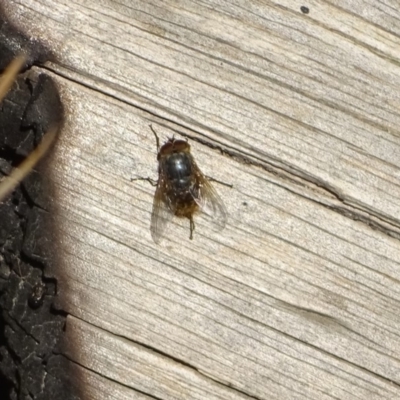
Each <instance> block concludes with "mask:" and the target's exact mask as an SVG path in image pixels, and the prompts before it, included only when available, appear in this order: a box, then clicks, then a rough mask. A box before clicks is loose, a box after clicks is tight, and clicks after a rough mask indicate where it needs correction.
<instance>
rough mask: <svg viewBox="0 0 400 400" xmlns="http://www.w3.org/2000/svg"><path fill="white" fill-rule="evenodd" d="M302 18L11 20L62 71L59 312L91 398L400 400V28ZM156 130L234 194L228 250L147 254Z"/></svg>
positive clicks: (216, 243) (113, 6)
mask: <svg viewBox="0 0 400 400" xmlns="http://www.w3.org/2000/svg"><path fill="white" fill-rule="evenodd" d="M300 5H302V4H297V3H296V2H294V1H280V2H272V1H271V2H266V1H246V2H244V1H239V0H237V1H226V2H224V1H218V2H216V1H211V0H210V1H165V2H159V1H146V2H140V1H111V0H109V1H102V2H97V1H94V0H87V1H78V2H67V1H61V0H57V1H56V0H41V1H38V0H37V1H36V0H35V1H34V0H24V1H11V2H9V6H8V12H9V14H10V17H11V18H13V19H14V20H15V21H16V22H18V23H19V24H20V25H22V26H24V27H25V29H30V30H32V32H33V33H34V34H38V35H39V34H40V36H41V37H42V38H43V39H45V40H46V41H47V42H48V43H49V45H50V46H51V47H52V49H53V50H54V52H55V54H56V55H57V61H56V62H54V63H50V64H49V65H46V67H45V68H46V69H47V70H48V71H50V73H52V74H53V75H54V78H55V79H56V80H57V82H58V84H59V86H60V89H61V92H62V96H63V99H64V102H65V104H66V106H67V112H66V114H67V121H66V124H65V128H64V132H63V135H62V137H61V139H60V141H59V143H58V146H57V151H56V154H55V155H54V158H53V164H52V175H53V176H52V179H53V181H54V184H55V187H56V194H55V196H54V202H55V204H56V207H57V210H58V213H57V226H58V228H59V234H58V237H59V240H60V254H61V255H62V265H60V271H59V281H60V282H61V283H60V285H61V292H60V302H61V304H62V306H63V308H65V309H66V310H67V311H68V313H69V314H70V317H69V318H68V325H67V331H66V350H65V352H66V355H67V356H68V358H69V359H70V360H71V362H72V363H77V364H79V365H80V366H81V367H79V368H81V369H82V373H83V374H84V375H85V376H86V378H85V379H87V382H88V383H87V384H86V385H85V388H84V391H85V394H86V396H88V397H87V398H97V399H103V398H104V399H105V398H138V399H141V398H156V399H197V398H199V399H214V398H215V399H217V398H218V399H246V398H249V399H250V398H256V399H280V400H282V399H350V398H351V399H396V398H400V359H399V354H400V341H399V333H398V332H399V328H400V317H399V315H400V314H399V305H400V284H399V282H400V262H399V251H400V242H399V229H400V202H399V198H400V186H399V183H398V182H399V177H400V168H399V159H400V158H399V156H400V147H399V146H400V139H399V130H398V126H399V125H400V115H399V105H400V102H399V94H398V85H399V82H400V80H399V78H400V68H399V62H398V61H399V59H398V48H399V45H400V38H399V36H398V32H399V29H400V18H399V17H400V13H399V11H398V10H396V8H395V7H393V6H392V7H391V6H390V3H389V2H385V3H381V2H368V1H358V2H357V1H352V2H348V1H339V2H329V1H315V2H314V1H311V2H308V3H307V6H308V7H309V8H310V13H309V14H307V15H304V14H302V13H301V12H300ZM150 123H152V124H153V125H154V126H155V128H156V129H157V131H158V132H159V133H160V134H161V136H162V137H163V138H165V137H167V136H170V135H171V134H173V133H175V134H176V135H182V136H183V137H188V138H189V139H190V140H191V144H192V148H193V154H194V156H195V158H196V160H197V161H198V163H199V165H200V167H201V168H202V169H203V171H204V172H205V173H206V174H207V175H212V176H213V177H215V178H217V179H219V180H222V181H224V182H227V183H231V184H233V188H232V189H230V188H227V187H224V186H222V185H217V184H216V188H217V190H218V192H219V193H220V194H221V196H222V197H223V199H224V201H225V203H226V206H227V209H228V212H229V221H228V226H227V227H226V229H225V230H224V231H222V232H216V231H214V230H213V229H212V225H210V224H209V222H208V221H207V220H205V219H202V218H198V219H197V220H196V222H197V227H196V231H195V240H194V241H192V242H191V241H189V240H188V234H189V229H188V224H187V221H181V220H174V221H173V223H172V224H171V228H170V236H169V237H168V238H167V239H166V240H164V242H163V243H162V244H161V245H160V246H156V245H155V244H154V243H153V242H152V241H151V236H150V231H149V224H150V213H151V202H152V195H153V193H154V189H153V188H152V187H151V186H150V185H148V184H147V183H146V182H131V181H130V179H131V178H135V177H145V176H149V175H150V176H152V177H155V173H156V160H155V144H154V138H153V136H152V134H151V132H150V130H149V128H148V125H149V124H150ZM97 381H99V382H101V385H100V383H99V384H96V383H95V382H97ZM107 382H109V386H108V389H107V390H106V389H105V387H107ZM110 388H112V389H110Z"/></svg>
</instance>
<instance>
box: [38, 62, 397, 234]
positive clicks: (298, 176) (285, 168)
mask: <svg viewBox="0 0 400 400" xmlns="http://www.w3.org/2000/svg"><path fill="white" fill-rule="evenodd" d="M41 68H44V69H47V70H48V71H50V72H52V73H54V74H56V75H59V76H61V77H63V78H64V79H66V80H68V81H71V82H74V83H76V84H78V85H80V86H83V87H85V88H87V89H90V90H93V91H94V92H97V93H100V94H102V95H105V96H107V97H110V98H112V99H114V100H117V101H119V102H121V103H123V104H126V105H129V106H132V107H135V108H136V109H138V110H140V111H142V112H144V113H146V114H149V115H151V116H153V117H155V118H156V119H157V121H152V122H157V123H158V124H159V125H161V126H163V127H165V128H167V129H170V130H172V131H174V132H176V133H177V134H179V135H181V136H183V137H187V138H189V139H190V140H192V141H195V142H198V143H200V144H202V145H204V146H206V147H208V148H210V149H213V150H217V151H219V152H220V153H221V154H223V155H225V156H228V157H230V158H232V159H234V160H235V161H237V162H240V163H243V164H247V165H251V166H255V167H258V168H261V169H263V170H264V171H266V172H268V173H270V174H272V175H274V176H276V177H278V178H279V179H281V180H283V181H286V182H289V183H291V184H294V185H296V186H301V187H304V188H306V189H308V190H310V191H314V190H317V191H318V192H320V193H321V192H322V193H323V194H325V195H328V197H329V198H334V199H335V200H337V201H338V202H340V203H341V204H343V207H341V206H339V205H338V206H332V205H330V204H326V203H323V202H321V201H317V200H315V199H313V198H312V197H311V196H306V195H304V194H302V193H301V192H297V191H296V192H295V191H293V193H295V194H296V195H298V196H301V197H303V198H306V199H307V200H310V201H312V202H315V203H317V204H319V205H321V206H323V207H326V208H328V209H330V210H332V211H334V212H337V213H338V214H341V215H343V216H345V217H346V218H349V219H352V220H354V221H359V222H361V223H363V224H365V225H366V226H368V227H370V228H371V229H374V230H377V231H380V232H382V233H384V234H385V235H388V236H390V237H392V238H395V239H398V240H400V226H398V224H397V221H393V220H390V219H388V218H386V217H385V216H383V215H381V214H377V213H374V212H373V211H372V210H369V209H368V207H362V206H359V207H357V206H356V205H355V204H353V203H352V202H350V201H349V200H348V199H347V198H346V196H345V195H344V194H343V193H341V192H340V191H338V190H336V188H335V187H333V186H332V185H329V184H328V183H327V182H323V181H322V180H320V179H318V178H316V177H315V176H312V175H310V174H307V173H306V172H305V171H302V170H299V169H297V168H294V167H293V166H290V165H287V164H285V163H282V161H280V160H273V161H276V163H277V164H278V163H280V164H281V165H277V164H274V163H273V162H268V161H266V160H265V159H260V158H257V156H255V155H251V154H245V153H244V152H243V151H242V152H239V151H238V150H235V149H233V148H228V147H226V146H225V145H224V144H222V143H217V142H215V141H214V142H210V140H209V139H208V138H204V139H202V138H201V136H202V133H201V132H198V131H197V132H196V135H188V134H187V132H188V131H192V132H195V131H193V129H192V128H190V127H186V126H184V125H178V124H177V123H176V122H175V121H173V120H172V119H166V118H165V117H160V116H159V115H157V114H156V113H154V112H152V111H150V110H149V109H147V108H144V107H140V106H139V105H138V104H135V103H132V102H129V101H127V100H125V99H121V98H120V97H118V96H116V95H114V94H112V93H110V92H109V91H107V90H103V89H100V88H99V87H97V86H96V85H95V81H96V80H97V81H99V79H98V78H96V79H94V78H92V77H89V76H88V78H89V79H92V80H93V84H90V83H87V82H82V81H78V80H76V79H73V78H71V77H70V76H68V75H67V74H63V73H61V72H60V71H57V70H56V69H54V68H51V67H49V66H44V67H43V66H42V67H41ZM103 83H105V84H107V82H103ZM122 90H124V89H122ZM169 111H170V110H169ZM159 120H164V121H165V122H166V123H167V124H172V125H174V126H178V128H177V129H173V128H171V126H170V125H167V124H165V125H164V124H162V123H160V121H159ZM193 123H194V124H196V125H197V126H199V128H204V129H207V128H206V127H205V126H202V125H199V124H198V123H197V122H194V121H193ZM179 127H180V128H182V129H184V132H182V131H180V130H179ZM285 189H286V190H289V191H291V190H290V188H288V187H286V186H285ZM362 213H367V214H368V215H369V216H365V215H363V214H362ZM371 217H373V218H375V219H376V220H374V219H372V218H371ZM385 224H387V225H388V226H385ZM392 227H393V228H392Z"/></svg>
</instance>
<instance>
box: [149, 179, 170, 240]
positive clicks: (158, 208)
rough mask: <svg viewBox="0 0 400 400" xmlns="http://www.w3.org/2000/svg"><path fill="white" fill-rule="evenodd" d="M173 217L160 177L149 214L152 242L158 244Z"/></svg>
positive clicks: (164, 184) (163, 181)
mask: <svg viewBox="0 0 400 400" xmlns="http://www.w3.org/2000/svg"><path fill="white" fill-rule="evenodd" d="M173 216H174V211H173V210H172V208H171V206H170V202H169V200H168V198H167V197H166V181H165V179H163V178H162V177H161V176H160V178H159V180H158V184H157V189H156V192H155V194H154V200H153V211H152V214H151V225H150V230H151V236H152V238H153V240H154V242H156V243H159V242H160V240H161V238H162V237H163V234H164V232H165V228H166V226H167V224H168V222H169V221H171V219H172V217H173Z"/></svg>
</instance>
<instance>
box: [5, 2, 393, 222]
mask: <svg viewBox="0 0 400 400" xmlns="http://www.w3.org/2000/svg"><path fill="white" fill-rule="evenodd" d="M11 3H12V7H13V9H14V10H15V8H17V9H18V14H17V16H18V21H19V22H20V23H22V24H25V25H26V26H29V27H30V28H31V29H32V26H35V27H36V29H37V30H40V33H41V35H42V36H43V37H44V38H45V39H47V40H48V42H49V44H50V45H51V47H52V48H54V50H55V52H56V53H57V55H58V57H59V61H60V63H61V64H62V66H63V67H64V68H60V66H59V65H54V66H53V68H54V69H56V70H57V71H58V72H59V73H62V74H65V75H66V76H68V77H70V78H72V77H74V79H78V80H84V79H85V78H84V77H86V79H87V84H89V85H91V86H94V87H96V88H98V89H99V90H102V91H106V92H107V93H109V94H111V95H115V96H117V97H118V98H121V99H123V100H124V101H127V102H129V103H130V104H133V105H136V106H139V107H144V108H146V109H148V110H149V111H151V112H154V113H155V114H157V115H159V116H162V117H165V118H166V119H168V120H172V121H174V122H176V123H178V124H179V125H184V126H186V127H189V128H193V129H194V130H195V131H196V132H197V134H198V135H199V136H200V137H204V136H206V137H207V138H208V139H211V140H212V141H213V142H214V143H216V144H218V145H221V146H223V147H224V148H225V149H227V150H229V151H231V152H236V153H241V154H244V155H245V156H246V157H247V158H249V159H250V160H252V161H253V162H256V163H260V164H262V165H268V166H273V167H277V168H282V169H283V170H285V171H290V173H292V174H293V175H295V176H298V177H302V178H305V179H307V180H310V181H313V182H316V183H317V184H318V185H319V186H321V187H325V188H326V189H327V190H329V191H331V192H332V193H335V195H336V196H337V197H338V198H340V199H341V200H342V201H343V203H345V204H350V205H352V206H354V207H355V208H356V209H360V210H365V211H367V212H369V213H371V214H373V215H376V216H378V217H379V218H380V219H382V220H384V221H388V222H389V223H393V222H394V223H395V224H396V226H398V224H399V215H400V209H399V202H398V201H397V199H398V198H399V197H400V186H399V185H398V176H399V169H398V160H399V157H400V149H399V143H398V136H399V132H398V126H399V123H400V117H399V112H398V109H399V94H398V90H397V85H396V82H398V81H399V79H400V72H399V68H398V65H397V62H396V60H397V58H398V56H397V49H398V46H399V44H400V43H399V42H400V39H399V37H398V36H396V35H395V34H393V33H392V32H391V31H388V30H386V29H382V28H380V27H379V26H376V25H374V24H371V23H370V22H369V21H367V20H365V19H362V18H360V17H357V15H354V14H353V13H352V12H349V10H345V9H343V8H340V7H338V4H336V3H335V5H332V4H331V3H329V2H323V3H322V5H320V6H317V4H316V2H313V3H312V4H310V6H311V10H312V11H311V13H310V14H309V15H304V14H302V13H301V12H300V9H299V6H298V4H297V3H294V2H290V1H287V2H283V3H282V2H279V3H274V2H270V3H265V2H258V1H253V2H246V3H245V4H244V3H243V2H241V1H236V2H232V1H223V2H218V5H217V4H216V3H215V2H214V1H212V0H210V1H204V2H191V1H179V2H177V1H175V0H174V1H166V2H163V3H160V2H158V1H147V2H133V3H132V2H126V1H122V2H114V1H105V2H103V3H102V6H101V7H100V6H99V5H98V2H97V1H94V0H93V1H85V2H82V3H71V2H66V1H54V0H45V1H40V2H39V1H37V0H28V1H24V2H21V3H20V2H11ZM319 3H320V2H319ZM55 4H57V12H55V7H54V5H55ZM345 4H346V3H344V5H345ZM363 4H364V2H358V7H359V8H360V7H362V5H363ZM10 8H11V6H10ZM373 10H375V12H376V13H378V11H379V10H378V9H377V8H375V9H371V10H370V11H371V13H373ZM382 12H384V11H383V10H382V11H379V13H381V15H382ZM380 18H383V17H382V16H381V17H380ZM390 18H391V22H392V24H393V23H394V22H395V21H397V20H398V18H399V10H395V9H391V15H390ZM72 71H76V72H77V73H78V76H77V77H76V76H75V75H74V74H73V73H72ZM328 149H329V151H327V150H328ZM396 230H397V228H396Z"/></svg>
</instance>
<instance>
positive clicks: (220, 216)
mask: <svg viewBox="0 0 400 400" xmlns="http://www.w3.org/2000/svg"><path fill="white" fill-rule="evenodd" d="M193 167H194V170H195V174H196V178H197V179H196V180H197V182H198V185H196V186H194V187H192V188H191V189H190V194H191V195H192V196H193V199H194V201H195V202H196V203H197V205H198V206H199V208H200V209H201V211H203V212H204V213H205V214H206V215H208V216H209V217H210V218H211V219H212V221H213V222H214V223H215V225H217V227H218V228H219V229H223V228H224V227H225V225H226V220H227V211H226V208H225V205H224V202H223V201H222V199H221V197H219V195H218V193H217V192H216V191H215V189H214V188H213V186H212V185H211V183H210V182H209V181H208V180H207V179H206V178H205V176H204V175H203V174H202V172H201V171H200V169H199V168H198V167H197V166H196V165H195V164H194V165H193Z"/></svg>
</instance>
